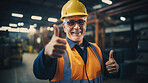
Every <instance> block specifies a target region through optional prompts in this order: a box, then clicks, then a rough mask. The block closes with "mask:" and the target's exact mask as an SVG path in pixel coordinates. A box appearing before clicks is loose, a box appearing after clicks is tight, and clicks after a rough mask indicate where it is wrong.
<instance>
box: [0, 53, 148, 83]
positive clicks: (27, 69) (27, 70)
mask: <svg viewBox="0 0 148 83" xmlns="http://www.w3.org/2000/svg"><path fill="white" fill-rule="evenodd" d="M37 55H38V54H37V53H36V54H35V53H24V54H23V62H22V64H19V63H16V62H13V64H12V67H11V68H10V69H1V70H0V83H49V81H48V80H39V79H36V78H35V77H34V75H33V61H34V59H35V58H36V57H37ZM139 82H140V81H139ZM139 82H138V81H137V79H136V78H135V77H130V78H128V79H105V80H104V83H139ZM142 83H147V82H142Z"/></svg>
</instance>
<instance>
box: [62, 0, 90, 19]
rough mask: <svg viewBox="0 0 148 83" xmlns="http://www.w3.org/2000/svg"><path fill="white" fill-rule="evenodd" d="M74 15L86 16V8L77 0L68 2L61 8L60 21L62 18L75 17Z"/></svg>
mask: <svg viewBox="0 0 148 83" xmlns="http://www.w3.org/2000/svg"><path fill="white" fill-rule="evenodd" d="M75 15H84V16H88V14H87V11H86V8H85V6H84V5H83V3H81V2H80V1H79V0H69V1H68V2H67V3H66V4H65V5H64V6H63V8H62V11H61V20H62V21H63V18H64V17H69V16H75Z"/></svg>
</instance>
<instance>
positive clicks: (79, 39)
mask: <svg viewBox="0 0 148 83" xmlns="http://www.w3.org/2000/svg"><path fill="white" fill-rule="evenodd" d="M82 39H83V37H72V41H76V42H78V41H81V40H82Z"/></svg>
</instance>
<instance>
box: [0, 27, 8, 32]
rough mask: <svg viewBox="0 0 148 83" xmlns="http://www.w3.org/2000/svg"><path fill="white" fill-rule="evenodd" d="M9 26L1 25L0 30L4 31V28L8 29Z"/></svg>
mask: <svg viewBox="0 0 148 83" xmlns="http://www.w3.org/2000/svg"><path fill="white" fill-rule="evenodd" d="M10 28H11V27H8V26H2V27H1V28H0V30H2V31H6V30H8V29H10Z"/></svg>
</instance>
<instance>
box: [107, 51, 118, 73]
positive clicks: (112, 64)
mask: <svg viewBox="0 0 148 83" xmlns="http://www.w3.org/2000/svg"><path fill="white" fill-rule="evenodd" d="M105 65H106V69H107V71H108V72H109V73H110V74H113V73H116V72H118V71H119V65H118V64H117V62H116V61H115V59H114V57H113V50H111V51H110V53H109V60H108V61H107V62H106V63H105Z"/></svg>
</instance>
